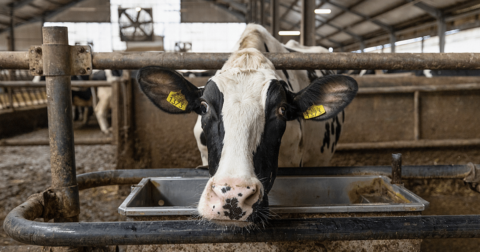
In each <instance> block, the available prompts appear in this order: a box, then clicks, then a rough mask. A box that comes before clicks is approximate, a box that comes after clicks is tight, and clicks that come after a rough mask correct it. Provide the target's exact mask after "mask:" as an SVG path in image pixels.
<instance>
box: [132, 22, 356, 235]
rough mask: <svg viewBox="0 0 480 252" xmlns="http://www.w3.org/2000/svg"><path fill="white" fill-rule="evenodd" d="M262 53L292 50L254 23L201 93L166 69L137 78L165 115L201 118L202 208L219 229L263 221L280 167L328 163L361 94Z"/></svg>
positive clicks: (343, 79)
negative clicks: (348, 110)
mask: <svg viewBox="0 0 480 252" xmlns="http://www.w3.org/2000/svg"><path fill="white" fill-rule="evenodd" d="M262 52H285V53H288V52H289V51H288V50H287V49H286V48H285V47H284V45H282V44H281V43H279V42H278V41H277V40H276V39H275V38H273V37H272V36H271V35H270V34H269V33H268V32H267V31H266V30H265V29H264V28H263V27H262V26H259V25H254V24H250V25H248V26H247V28H246V29H245V31H244V32H243V34H242V36H241V38H240V40H239V42H238V44H237V46H236V49H235V51H234V52H233V53H232V55H231V56H230V58H229V59H228V61H227V62H226V63H225V65H224V66H223V67H222V69H221V70H219V71H218V72H217V73H216V74H215V76H213V77H212V78H211V79H210V80H209V81H208V82H207V84H206V85H205V87H204V88H197V87H195V86H194V85H193V84H191V83H190V82H188V81H187V80H186V79H184V78H183V77H182V76H181V75H180V74H178V73H177V72H175V71H171V70H168V69H165V68H161V67H146V68H143V69H141V70H140V71H139V72H138V76H137V79H138V82H139V84H140V87H141V89H142V90H143V92H144V93H145V94H146V96H147V97H148V98H149V99H150V100H151V101H152V102H153V103H154V104H155V105H156V106H157V107H159V108H160V109H161V110H163V111H165V112H167V113H172V114H182V113H190V112H195V113H197V114H199V119H198V122H197V125H196V127H195V135H196V137H197V141H198V142H199V147H200V151H201V154H202V160H203V162H204V163H205V164H208V169H209V172H210V175H211V177H210V179H209V181H208V183H207V185H206V187H205V189H204V191H203V193H202V195H201V198H200V201H199V204H198V208H197V209H198V212H199V214H200V216H202V217H203V218H204V219H207V220H210V221H213V222H215V223H222V224H233V225H237V226H246V225H249V224H253V223H260V222H263V221H265V218H267V216H268V196H267V194H268V192H269V191H270V189H271V188H272V185H273V183H274V180H275V177H276V173H277V169H278V167H279V166H323V165H327V164H328V162H329V160H330V159H331V157H332V155H333V153H334V150H335V145H336V143H337V141H338V138H339V136H340V131H341V129H342V124H343V122H344V120H345V114H344V112H343V110H344V108H345V107H346V106H347V105H348V104H349V103H350V102H351V101H352V99H353V98H354V96H355V95H356V93H357V83H356V82H355V80H354V79H353V78H350V77H347V76H342V75H331V76H324V77H322V78H316V79H314V80H309V78H308V76H309V74H308V73H307V71H290V70H288V71H282V70H275V68H274V66H273V64H272V63H271V62H270V61H269V60H268V59H267V58H265V57H264V55H263V54H262ZM310 76H311V74H310ZM320 106H322V107H323V109H324V111H325V112H323V111H320V110H321V109H320V108H319V107H320ZM312 108H317V110H316V111H313V110H312ZM309 112H310V113H309ZM322 112H323V113H322ZM315 113H317V114H315ZM339 113H340V115H338V116H337V114H339ZM304 117H306V118H308V117H311V118H309V119H308V120H307V119H305V118H304Z"/></svg>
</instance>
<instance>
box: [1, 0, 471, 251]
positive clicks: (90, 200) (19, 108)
mask: <svg viewBox="0 0 480 252" xmlns="http://www.w3.org/2000/svg"><path fill="white" fill-rule="evenodd" d="M479 16H480V1H478V0H443V1H435V0H392V1H382V0H293V1H292V0H162V1H154V0H137V1H126V0H96V1H95V0H0V173H1V174H2V176H0V181H1V182H2V186H1V187H2V192H1V193H0V195H1V198H0V203H1V204H0V220H1V223H2V228H0V250H1V251H27V250H28V251H36V250H38V251H40V250H41V249H42V247H41V246H36V245H31V244H26V243H22V242H19V241H17V240H15V239H13V238H12V237H10V236H9V235H8V234H7V232H6V231H5V230H4V229H3V225H4V221H5V219H6V218H7V215H8V213H9V212H11V211H12V210H13V209H14V208H15V207H17V206H19V205H20V204H22V203H23V202H25V201H27V200H28V199H29V197H30V196H31V195H33V194H38V193H42V192H45V190H46V189H47V188H49V187H50V186H51V184H52V172H51V169H53V168H52V166H51V162H52V157H51V154H50V152H51V147H50V146H51V141H52V140H51V139H52V136H51V135H49V125H50V124H52V122H51V121H50V122H49V120H48V116H49V115H48V114H49V113H48V105H49V103H51V100H49V99H50V98H49V97H50V96H49V95H48V94H47V90H46V88H45V86H46V82H45V81H44V80H45V79H43V80H42V77H41V76H42V75H43V76H45V74H44V72H46V71H47V70H46V68H45V65H44V66H43V70H41V69H40V68H38V67H37V69H32V67H31V66H32V65H31V64H33V63H30V65H29V66H30V68H29V67H26V69H25V68H23V67H21V68H22V69H20V68H18V69H14V68H8V67H4V66H5V63H4V62H2V60H3V59H4V58H5V59H6V56H4V55H6V54H1V53H8V52H26V51H28V52H31V53H32V54H35V55H41V53H42V50H41V46H42V44H44V38H45V36H44V32H43V31H44V30H42V29H43V28H45V27H56V26H62V27H68V45H70V46H77V48H78V50H84V51H82V52H85V51H87V52H89V50H91V53H116V54H115V55H116V56H118V57H123V56H122V55H126V53H144V54H141V55H144V56H146V55H148V54H154V53H165V54H168V55H184V54H190V55H194V54H195V53H229V52H231V50H232V49H233V48H234V47H235V44H236V43H237V41H238V39H239V38H240V36H241V34H242V32H243V31H244V29H245V27H246V26H247V24H249V23H255V24H259V25H262V26H263V27H265V28H266V29H267V30H268V32H269V33H270V34H272V36H273V37H274V38H275V39H277V40H278V41H280V42H281V43H284V44H285V43H287V42H288V41H290V40H294V41H297V42H298V43H300V44H301V45H304V46H321V47H323V48H326V49H328V50H329V52H330V53H332V55H340V54H335V53H348V55H350V56H347V57H351V58H352V60H354V58H355V57H356V55H360V56H364V55H367V56H366V57H368V55H372V57H376V56H380V57H381V56H382V55H386V57H388V55H389V54H392V53H396V54H400V53H402V54H404V55H407V56H405V57H406V58H407V57H411V58H408V59H409V60H410V61H409V62H407V63H405V65H407V67H405V69H396V70H388V69H383V68H382V65H381V64H378V65H377V66H379V67H378V68H377V69H373V68H368V69H365V68H363V67H362V66H361V65H359V66H358V67H356V68H355V69H351V70H345V69H338V73H341V74H345V75H349V76H351V77H353V78H354V79H355V80H356V81H357V83H358V86H359V91H358V94H357V96H356V97H355V99H354V100H353V102H352V103H351V104H350V105H349V106H348V107H347V108H346V109H345V115H346V116H347V120H345V123H344V124H343V125H342V127H341V129H338V128H335V130H337V131H341V134H342V135H341V137H340V139H339V142H338V144H335V145H328V146H322V148H324V147H326V148H327V149H331V152H335V154H334V155H333V158H332V159H331V161H330V164H329V167H330V168H331V169H332V170H335V168H336V169H337V171H338V170H340V169H341V168H342V167H364V168H365V167H367V168H368V169H370V168H372V167H384V168H385V167H387V166H388V167H389V166H392V154H393V153H401V154H402V156H401V158H402V161H401V162H402V165H403V166H404V168H405V169H406V170H404V172H406V173H405V174H409V173H408V172H407V170H408V169H412V170H414V169H415V167H417V166H428V167H430V168H429V169H431V170H435V169H436V167H437V168H438V171H440V170H441V169H444V168H445V167H449V166H451V167H463V168H464V167H467V164H468V163H473V164H480V128H479V127H477V125H479V123H480V117H479V116H478V108H480V77H479V75H480V72H479V71H478V70H476V69H473V68H471V69H468V67H465V66H462V65H460V64H457V65H456V66H455V67H458V68H459V69H460V70H459V69H447V68H445V67H442V64H445V65H447V64H448V63H449V62H454V60H456V58H454V57H457V56H458V54H456V53H464V54H465V55H467V56H470V57H471V59H472V60H470V61H469V62H473V63H472V65H474V64H478V63H475V59H477V58H475V57H477V56H478V54H477V53H480V47H479V46H478V39H479V38H480V28H479V27H480V19H479V18H480V17H479ZM82 46H83V47H82ZM87 46H88V47H87ZM38 48H40V51H38ZM82 48H83V49H82ZM440 53H444V54H440ZM430 54H432V55H445V57H444V58H442V61H439V62H438V67H437V66H436V65H433V66H434V67H437V68H436V69H433V68H432V70H430V69H416V70H412V68H411V67H408V64H409V63H412V64H414V63H415V59H414V57H417V55H418V57H422V56H421V55H430ZM105 55H107V54H105ZM139 55H140V54H139ZM409 55H410V56H409ZM449 55H453V56H449ZM476 55H477V56H476ZM467 56H466V57H467ZM39 57H41V56H39ZM399 57H400V56H399ZM425 57H427V56H425ZM433 57H435V56H433ZM442 57H443V56H442ZM365 59H366V61H369V60H371V59H373V58H365ZM386 59H387V58H386ZM439 59H440V58H439ZM90 60H91V59H90ZM205 60H207V59H205ZM5 62H6V61H5ZM465 62H467V61H465ZM44 63H45V62H44ZM2 64H3V65H2ZM94 64H95V62H94ZM385 64H387V63H385ZM40 65H41V63H40ZM450 66H451V65H450ZM104 69H105V68H104ZM112 69H113V68H112ZM218 69H219V68H218V67H217V68H215V67H212V68H206V69H191V68H188V67H187V68H186V69H181V68H180V69H177V70H178V72H180V73H181V74H182V75H183V76H184V77H185V78H186V79H187V80H189V81H190V82H191V83H193V84H194V85H195V86H197V87H201V86H204V85H205V83H206V82H207V81H208V80H209V79H210V78H211V77H212V76H213V75H214V74H215V71H216V70H218ZM99 70H101V69H98V70H97V69H93V67H92V69H90V68H88V69H86V71H84V72H80V73H77V74H76V76H73V75H74V74H72V80H71V87H72V90H73V91H74V92H77V93H78V94H80V96H82V95H85V93H86V95H87V99H86V101H88V102H89V104H88V105H86V106H82V105H79V104H77V105H76V104H75V99H80V98H75V97H74V96H72V99H73V100H74V101H73V106H74V110H73V114H72V118H73V124H72V125H73V134H74V137H73V138H74V143H75V149H74V159H75V163H76V174H83V173H91V172H103V171H109V170H130V169H137V170H139V171H141V169H153V168H156V169H164V170H165V174H167V175H166V176H168V168H186V169H190V170H192V171H195V172H196V171H198V170H199V169H196V168H197V167H199V166H202V160H201V156H200V152H199V150H198V146H197V142H196V140H195V136H194V132H193V128H194V125H195V123H196V121H197V114H195V113H190V114H182V115H172V114H167V113H165V112H163V111H160V110H159V109H158V108H157V107H156V106H155V105H154V104H152V103H151V102H150V100H149V99H148V98H147V97H146V96H145V94H144V93H143V92H142V91H141V90H140V87H139V85H138V83H137V81H136V78H135V76H136V70H135V69H134V68H128V69H127V68H125V69H123V71H122V72H115V71H112V72H114V73H113V77H112V76H110V75H109V74H107V73H103V72H100V71H99ZM118 70H120V69H118ZM340 70H342V71H340ZM105 90H107V91H108V92H109V94H111V97H110V98H109V101H108V102H107V103H108V104H109V107H110V109H109V110H108V111H106V113H107V114H105V115H102V116H100V115H98V114H97V111H98V110H97V106H98V107H99V109H100V107H101V104H103V103H102V102H103V101H102V98H101V97H102V95H101V93H103V92H106V91H105ZM80 96H78V97H80ZM104 119H106V121H107V124H108V127H106V128H101V126H100V124H101V122H100V121H101V120H104ZM331 126H332V131H333V128H334V126H333V123H332V124H331ZM320 146H321V144H319V146H318V148H320ZM477 167H480V166H478V165H477ZM367 168H366V169H367ZM297 169H304V168H297ZM368 169H367V170H368ZM382 169H383V168H382ZM477 169H478V168H477ZM171 170H172V171H174V169H171ZM307 170H308V169H305V171H307ZM308 171H309V170H308ZM162 174H163V173H162ZM172 174H174V173H172ZM405 174H404V178H403V179H402V180H401V182H399V184H403V186H404V188H406V189H408V190H409V191H411V192H412V193H413V194H415V195H417V196H419V197H420V198H421V199H423V200H425V201H427V202H428V203H429V204H428V207H426V208H425V210H423V211H421V212H418V214H421V215H425V216H443V215H448V216H465V215H472V216H474V215H476V214H479V213H480V195H479V189H480V187H478V184H475V183H473V184H472V183H470V182H465V181H466V180H465V179H464V178H465V177H466V176H465V174H464V176H463V177H462V176H460V175H456V176H453V175H452V176H450V177H448V176H443V177H442V176H440V175H438V176H437V177H435V175H432V176H430V177H428V176H424V177H422V178H420V177H415V176H413V175H412V176H411V177H409V175H405ZM171 176H173V175H171ZM385 176H387V175H385ZM392 176H393V175H391V174H388V177H391V178H393V177H392ZM149 190H150V189H149ZM130 192H131V188H130V186H127V185H110V186H103V187H96V188H90V189H86V190H82V191H80V197H79V199H80V201H79V203H80V213H79V221H80V222H107V221H126V220H130V219H129V217H126V216H124V215H122V214H120V213H118V211H119V210H118V209H119V206H121V205H122V203H123V202H124V201H125V199H126V198H127V196H128V195H129V194H130ZM155 202H158V200H156V201H155ZM406 215H408V213H406ZM412 215H413V214H412ZM292 216H293V215H292ZM292 216H289V215H287V216H286V218H288V217H292ZM363 216H367V217H368V216H389V215H388V214H387V215H375V213H369V212H367V213H363V215H362V214H359V213H355V212H347V213H343V215H342V214H338V215H325V214H317V215H314V217H315V218H319V217H363ZM294 217H296V218H298V217H305V216H294ZM162 218H163V219H162V220H177V219H178V217H177V216H173V217H172V216H170V218H169V217H168V216H167V217H162ZM472 218H473V217H472ZM187 219H188V218H187ZM136 220H140V221H149V220H151V219H148V218H147V217H146V218H143V219H142V218H138V219H136ZM55 221H56V220H55ZM458 237H460V235H458V236H457V237H456V238H449V239H438V238H437V239H435V238H434V237H430V238H427V239H417V240H415V239H413V240H414V242H411V243H408V242H407V241H408V240H403V239H397V240H390V241H391V242H392V243H388V244H387V243H375V244H373V243H372V244H373V245H372V244H370V245H368V246H367V245H365V246H366V247H364V249H365V248H366V250H367V251H368V250H375V251H419V250H421V251H467V250H468V251H476V250H478V248H479V247H480V238H478V237H479V236H478V234H477V235H476V236H468V235H465V236H463V237H462V238H458ZM468 237H476V238H468ZM225 244H226V243H225ZM225 244H223V245H222V244H217V245H215V246H214V245H204V246H203V247H202V246H200V247H195V246H194V245H181V244H175V245H168V246H170V247H160V245H159V246H158V247H156V245H150V246H143V247H142V246H133V245H130V246H110V247H104V248H103V247H102V248H96V249H99V250H97V251H110V250H112V249H114V250H115V249H116V251H157V250H158V251H161V250H162V249H163V250H169V251H181V250H185V251H190V250H192V251H217V250H218V251H233V250H237V251H238V250H239V251H243V250H247V249H248V250H252V251H266V250H272V251H290V250H291V251H294V248H296V247H298V246H300V245H299V243H287V242H284V243H282V242H267V243H260V242H257V243H253V244H252V245H249V246H250V247H231V246H230V245H228V246H227V245H225ZM162 246H167V245H162ZM302 246H304V247H302V250H308V251H351V250H355V249H353V248H352V247H349V246H350V245H345V243H341V242H338V241H326V242H325V241H324V242H321V243H319V242H314V241H310V242H307V243H305V244H303V245H302ZM352 246H353V245H352ZM362 246H363V245H362ZM355 248H357V249H358V248H359V247H355ZM100 249H103V250H100ZM108 249H110V250H108ZM155 249H157V250H155ZM93 251H95V250H93ZM112 251H113V250H112Z"/></svg>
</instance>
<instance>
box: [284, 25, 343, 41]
mask: <svg viewBox="0 0 480 252" xmlns="http://www.w3.org/2000/svg"><path fill="white" fill-rule="evenodd" d="M281 22H284V23H286V24H288V25H291V26H293V27H294V28H295V27H298V28H300V26H299V25H297V24H294V23H292V22H290V21H288V20H285V19H283V20H281ZM290 30H291V29H290ZM315 35H317V36H319V37H320V38H322V39H327V40H328V41H330V42H331V43H333V44H335V45H336V46H338V47H342V46H343V45H342V43H340V42H338V41H335V40H333V39H329V38H325V36H323V35H321V34H318V33H315ZM317 44H320V43H318V41H317ZM324 47H325V46H324Z"/></svg>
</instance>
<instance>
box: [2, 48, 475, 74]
mask: <svg viewBox="0 0 480 252" xmlns="http://www.w3.org/2000/svg"><path fill="white" fill-rule="evenodd" d="M0 55H1V54H0ZM229 56H230V54H229V53H162V52H157V53H156V52H113V53H94V54H93V59H92V61H93V67H94V68H95V69H139V68H142V67H145V66H154V65H155V66H163V67H167V68H172V69H220V68H222V66H223V64H224V63H225V61H226V60H227V59H228V57H229ZM265 56H266V57H267V58H268V59H270V60H271V61H272V63H273V64H274V65H275V67H276V68H277V69H405V70H418V69H479V68H480V54H479V53H391V54H379V53H367V54H359V53H265Z"/></svg>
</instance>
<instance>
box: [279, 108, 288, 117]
mask: <svg viewBox="0 0 480 252" xmlns="http://www.w3.org/2000/svg"><path fill="white" fill-rule="evenodd" d="M285 111H286V110H285V107H283V106H282V107H280V108H278V113H279V114H280V115H282V116H285Z"/></svg>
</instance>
